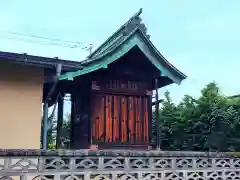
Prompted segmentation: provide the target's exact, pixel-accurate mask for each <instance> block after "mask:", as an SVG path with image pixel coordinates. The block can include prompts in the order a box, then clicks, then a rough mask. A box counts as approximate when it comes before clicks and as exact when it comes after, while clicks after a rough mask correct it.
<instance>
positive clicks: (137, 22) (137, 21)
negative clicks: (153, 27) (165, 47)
mask: <svg viewBox="0 0 240 180" xmlns="http://www.w3.org/2000/svg"><path fill="white" fill-rule="evenodd" d="M142 10H143V9H142V8H140V9H139V11H138V12H137V13H136V14H135V15H134V16H133V17H132V18H131V19H130V20H129V21H128V22H127V23H126V25H125V27H124V30H123V33H122V34H123V35H124V36H127V35H129V34H130V33H131V32H132V31H133V30H134V29H135V28H137V27H138V28H139V29H140V30H141V31H142V32H143V33H144V34H145V35H146V36H147V37H148V38H149V35H147V28H146V26H145V24H144V23H142V19H141V17H140V15H141V14H142Z"/></svg>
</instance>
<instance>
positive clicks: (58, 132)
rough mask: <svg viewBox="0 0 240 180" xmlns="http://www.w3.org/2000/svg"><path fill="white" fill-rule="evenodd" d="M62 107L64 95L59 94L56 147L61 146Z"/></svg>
mask: <svg viewBox="0 0 240 180" xmlns="http://www.w3.org/2000/svg"><path fill="white" fill-rule="evenodd" d="M63 107H64V96H60V97H59V99H58V114H57V137H56V149H58V148H61V144H62V142H61V136H62V126H63Z"/></svg>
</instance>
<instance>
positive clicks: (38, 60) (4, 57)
mask: <svg viewBox="0 0 240 180" xmlns="http://www.w3.org/2000/svg"><path fill="white" fill-rule="evenodd" d="M0 61H8V62H12V63H20V64H24V65H29V66H36V67H42V68H47V69H48V68H49V69H54V70H55V68H56V66H57V65H58V64H62V69H63V70H64V71H76V70H79V69H81V68H83V66H82V65H81V63H79V62H76V61H70V60H63V59H59V58H56V57H55V58H49V57H42V56H33V55H29V54H26V53H23V54H19V53H12V52H3V51H0Z"/></svg>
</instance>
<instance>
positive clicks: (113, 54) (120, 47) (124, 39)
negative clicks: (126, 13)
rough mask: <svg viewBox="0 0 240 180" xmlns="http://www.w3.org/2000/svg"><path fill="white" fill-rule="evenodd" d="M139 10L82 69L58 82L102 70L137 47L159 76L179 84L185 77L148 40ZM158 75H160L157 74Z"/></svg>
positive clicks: (84, 63) (96, 51)
mask: <svg viewBox="0 0 240 180" xmlns="http://www.w3.org/2000/svg"><path fill="white" fill-rule="evenodd" d="M141 12H142V11H141V10H140V11H139V12H138V13H137V14H136V15H134V16H133V17H131V18H130V20H129V21H128V22H127V23H125V24H124V25H123V26H122V27H121V28H120V29H118V31H117V32H115V33H114V34H113V35H112V36H111V37H110V38H109V39H108V40H107V41H106V42H104V43H103V44H102V45H101V46H100V47H99V48H97V49H96V50H95V51H94V52H93V53H92V54H91V55H90V56H89V57H88V59H87V60H85V61H83V62H82V65H83V66H84V68H83V69H81V70H78V71H76V72H68V73H65V74H63V75H61V76H60V77H59V80H65V79H67V80H71V79H73V78H74V77H77V76H81V75H84V74H87V73H90V72H93V71H96V70H99V69H102V68H107V67H108V65H109V64H111V63H112V62H114V61H116V60H118V59H119V58H121V57H122V56H123V55H125V54H126V53H127V52H128V51H130V50H131V49H132V48H134V47H138V48H139V49H140V50H141V52H142V53H144V55H145V56H146V57H147V58H148V60H149V61H150V62H151V63H152V64H153V65H154V66H155V67H156V68H158V69H159V71H160V72H161V76H167V77H168V78H170V79H171V80H172V81H173V82H175V83H177V84H180V83H181V81H182V80H183V79H185V78H186V75H185V74H183V73H182V72H180V71H179V70H178V69H176V68H175V67H174V66H173V65H171V64H170V63H169V62H168V61H167V60H166V59H165V58H164V57H163V56H162V55H161V54H160V52H159V51H158V50H157V49H156V48H155V46H154V45H153V44H152V43H151V41H150V40H149V36H148V35H147V32H146V27H145V25H144V24H142V23H141V19H140V17H139V15H140V14H141ZM159 75H160V74H159Z"/></svg>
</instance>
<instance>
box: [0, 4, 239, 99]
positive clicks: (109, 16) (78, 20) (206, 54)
mask: <svg viewBox="0 0 240 180" xmlns="http://www.w3.org/2000/svg"><path fill="white" fill-rule="evenodd" d="M239 7H240V1H239V0H230V1H227V0H165V1H160V0H151V1H147V0H131V1H130V0H115V1H110V0H101V1H97V0H87V1H83V0H68V1H63V0H62V1H59V0H58V1H56V0H41V1H32V0H1V3H0V22H1V25H0V51H8V52H17V53H27V54H32V55H39V56H48V57H59V58H63V59H68V60H75V61H81V60H83V59H85V57H86V56H87V55H88V51H86V50H83V49H81V48H63V47H59V46H49V45H39V44H32V43H26V42H20V41H13V40H9V39H4V37H6V36H5V34H4V33H5V32H15V33H22V34H27V35H33V36H43V37H47V38H55V39H61V40H71V41H75V42H79V43H80V47H84V46H86V45H88V44H93V48H94V49H95V48H96V47H97V46H99V45H100V44H101V43H102V42H103V41H104V40H105V39H107V38H108V37H109V36H110V35H111V34H112V33H113V32H115V31H116V30H117V29H118V28H119V27H120V26H121V25H122V24H124V23H125V22H126V21H127V20H128V19H129V18H130V17H131V16H132V15H133V14H135V13H136V12H137V11H138V10H139V8H143V13H142V15H141V17H142V19H143V22H144V23H145V25H146V26H147V29H148V34H149V35H150V39H151V41H152V42H153V44H154V45H155V46H156V47H157V48H158V50H159V51H160V52H161V53H162V54H163V56H164V57H165V58H166V59H167V60H168V61H169V62H170V63H172V64H173V65H174V66H175V67H177V68H178V69H179V70H181V71H182V72H184V73H185V74H187V76H188V78H187V79H186V80H184V81H183V82H182V84H181V85H176V84H173V85H171V86H168V87H166V88H163V89H160V96H161V97H163V93H164V92H165V91H166V90H168V91H170V94H171V96H172V99H173V101H175V102H179V101H180V100H181V99H182V97H183V96H184V95H185V94H188V95H192V96H193V97H198V96H199V95H200V91H201V89H202V88H203V87H204V86H205V85H206V84H208V83H210V82H212V81H215V82H216V83H218V85H219V86H220V88H221V90H222V92H223V93H224V94H225V95H234V94H239V93H240V83H239V80H238V78H240V60H239V59H240V55H239V48H240V45H239V43H240V23H239V19H240V11H239Z"/></svg>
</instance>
